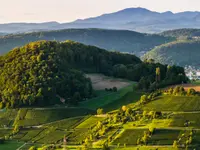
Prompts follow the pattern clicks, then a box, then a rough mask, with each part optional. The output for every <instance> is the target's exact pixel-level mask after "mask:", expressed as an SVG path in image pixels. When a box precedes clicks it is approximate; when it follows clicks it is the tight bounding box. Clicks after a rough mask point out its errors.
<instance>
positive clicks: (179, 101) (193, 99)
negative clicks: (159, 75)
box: [142, 95, 200, 112]
mask: <svg viewBox="0 0 200 150" xmlns="http://www.w3.org/2000/svg"><path fill="white" fill-rule="evenodd" d="M142 109H143V110H147V111H151V110H152V111H175V112H176V111H183V112H187V111H200V97H198V96H168V95H164V96H160V97H159V98H157V100H154V101H151V102H149V103H147V104H146V105H144V106H143V107H142Z"/></svg>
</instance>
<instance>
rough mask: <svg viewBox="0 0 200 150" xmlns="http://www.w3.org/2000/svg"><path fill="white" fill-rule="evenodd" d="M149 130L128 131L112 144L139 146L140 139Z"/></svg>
mask: <svg viewBox="0 0 200 150" xmlns="http://www.w3.org/2000/svg"><path fill="white" fill-rule="evenodd" d="M145 131H147V129H126V130H125V131H123V132H122V133H121V134H120V135H118V136H117V137H116V139H115V140H114V141H113V142H112V144H113V145H118V144H121V145H124V144H126V145H137V140H138V138H141V137H142V136H143V134H144V132H145Z"/></svg>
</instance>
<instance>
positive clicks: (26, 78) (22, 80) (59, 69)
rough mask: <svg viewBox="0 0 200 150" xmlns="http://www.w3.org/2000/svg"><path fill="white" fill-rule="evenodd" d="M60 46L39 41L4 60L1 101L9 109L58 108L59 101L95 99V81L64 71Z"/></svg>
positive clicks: (14, 51)
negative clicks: (19, 107) (53, 106)
mask: <svg viewBox="0 0 200 150" xmlns="http://www.w3.org/2000/svg"><path fill="white" fill-rule="evenodd" d="M59 46H61V45H60V44H59V43H57V42H47V41H39V42H34V43H30V44H28V45H26V46H24V47H21V48H16V49H14V50H12V51H11V52H9V53H8V54H7V55H5V56H2V57H1V60H0V65H1V69H0V76H1V78H0V90H1V93H0V94H1V97H0V101H1V102H2V103H5V104H6V105H5V106H6V107H11V108H13V107H18V106H23V105H40V106H43V105H50V104H56V103H59V100H58V97H59V98H60V97H62V98H63V99H64V100H65V101H66V102H67V103H70V102H71V101H73V102H74V101H80V99H82V98H88V97H90V96H91V94H92V86H91V81H90V80H89V79H87V78H85V76H84V75H83V73H81V72H80V71H77V70H73V69H71V68H69V67H64V65H65V66H66V65H67V64H66V60H65V61H64V60H63V59H62V58H61V57H62V56H61V55H62V53H63V52H64V50H62V51H60V49H61V48H59ZM8 86H9V88H8ZM74 98H77V99H76V100H74ZM73 102H71V103H73ZM60 103H61V102H60Z"/></svg>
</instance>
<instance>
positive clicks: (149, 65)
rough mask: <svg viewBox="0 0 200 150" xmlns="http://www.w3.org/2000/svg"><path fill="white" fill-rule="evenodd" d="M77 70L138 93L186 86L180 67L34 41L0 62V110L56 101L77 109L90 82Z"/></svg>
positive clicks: (70, 43) (74, 45) (79, 46)
mask: <svg viewBox="0 0 200 150" xmlns="http://www.w3.org/2000/svg"><path fill="white" fill-rule="evenodd" d="M158 67H159V70H160V71H159V74H158V73H156V69H157V68H158ZM79 70H81V71H83V72H88V73H103V74H105V75H109V76H114V77H120V78H125V79H129V80H133V81H140V84H139V85H141V87H139V88H140V89H148V88H150V86H152V85H153V84H154V83H155V82H156V85H160V84H163V86H164V85H166V84H173V83H174V82H176V83H181V82H185V81H186V79H185V74H184V70H183V68H181V67H176V66H173V67H172V68H168V67H167V66H166V65H161V64H155V63H153V62H142V61H141V60H140V59H139V58H137V57H136V56H134V55H128V54H121V53H117V52H108V51H106V50H103V49H99V48H97V47H93V46H86V45H83V44H80V43H77V42H73V41H66V42H61V43H60V42H56V41H38V42H32V43H29V44H27V45H25V46H23V47H20V48H15V49H13V50H12V51H10V52H9V53H8V54H6V55H4V56H1V57H0V107H18V106H27V105H39V106H43V105H50V104H56V103H58V102H60V101H59V100H61V101H62V102H65V103H73V104H76V103H77V102H79V101H81V100H83V99H86V98H90V97H91V96H92V94H93V90H92V85H91V81H90V80H89V79H87V78H86V77H85V76H84V74H83V73H82V72H81V71H79ZM156 78H157V79H159V80H157V79H156ZM143 82H144V83H143ZM144 86H145V87H144Z"/></svg>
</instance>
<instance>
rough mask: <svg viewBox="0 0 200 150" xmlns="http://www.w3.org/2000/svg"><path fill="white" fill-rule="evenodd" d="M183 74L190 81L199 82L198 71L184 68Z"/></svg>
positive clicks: (199, 73) (199, 70)
mask: <svg viewBox="0 0 200 150" xmlns="http://www.w3.org/2000/svg"><path fill="white" fill-rule="evenodd" d="M185 74H186V76H187V77H188V78H189V79H190V80H200V69H199V68H195V67H193V66H186V67H185Z"/></svg>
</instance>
